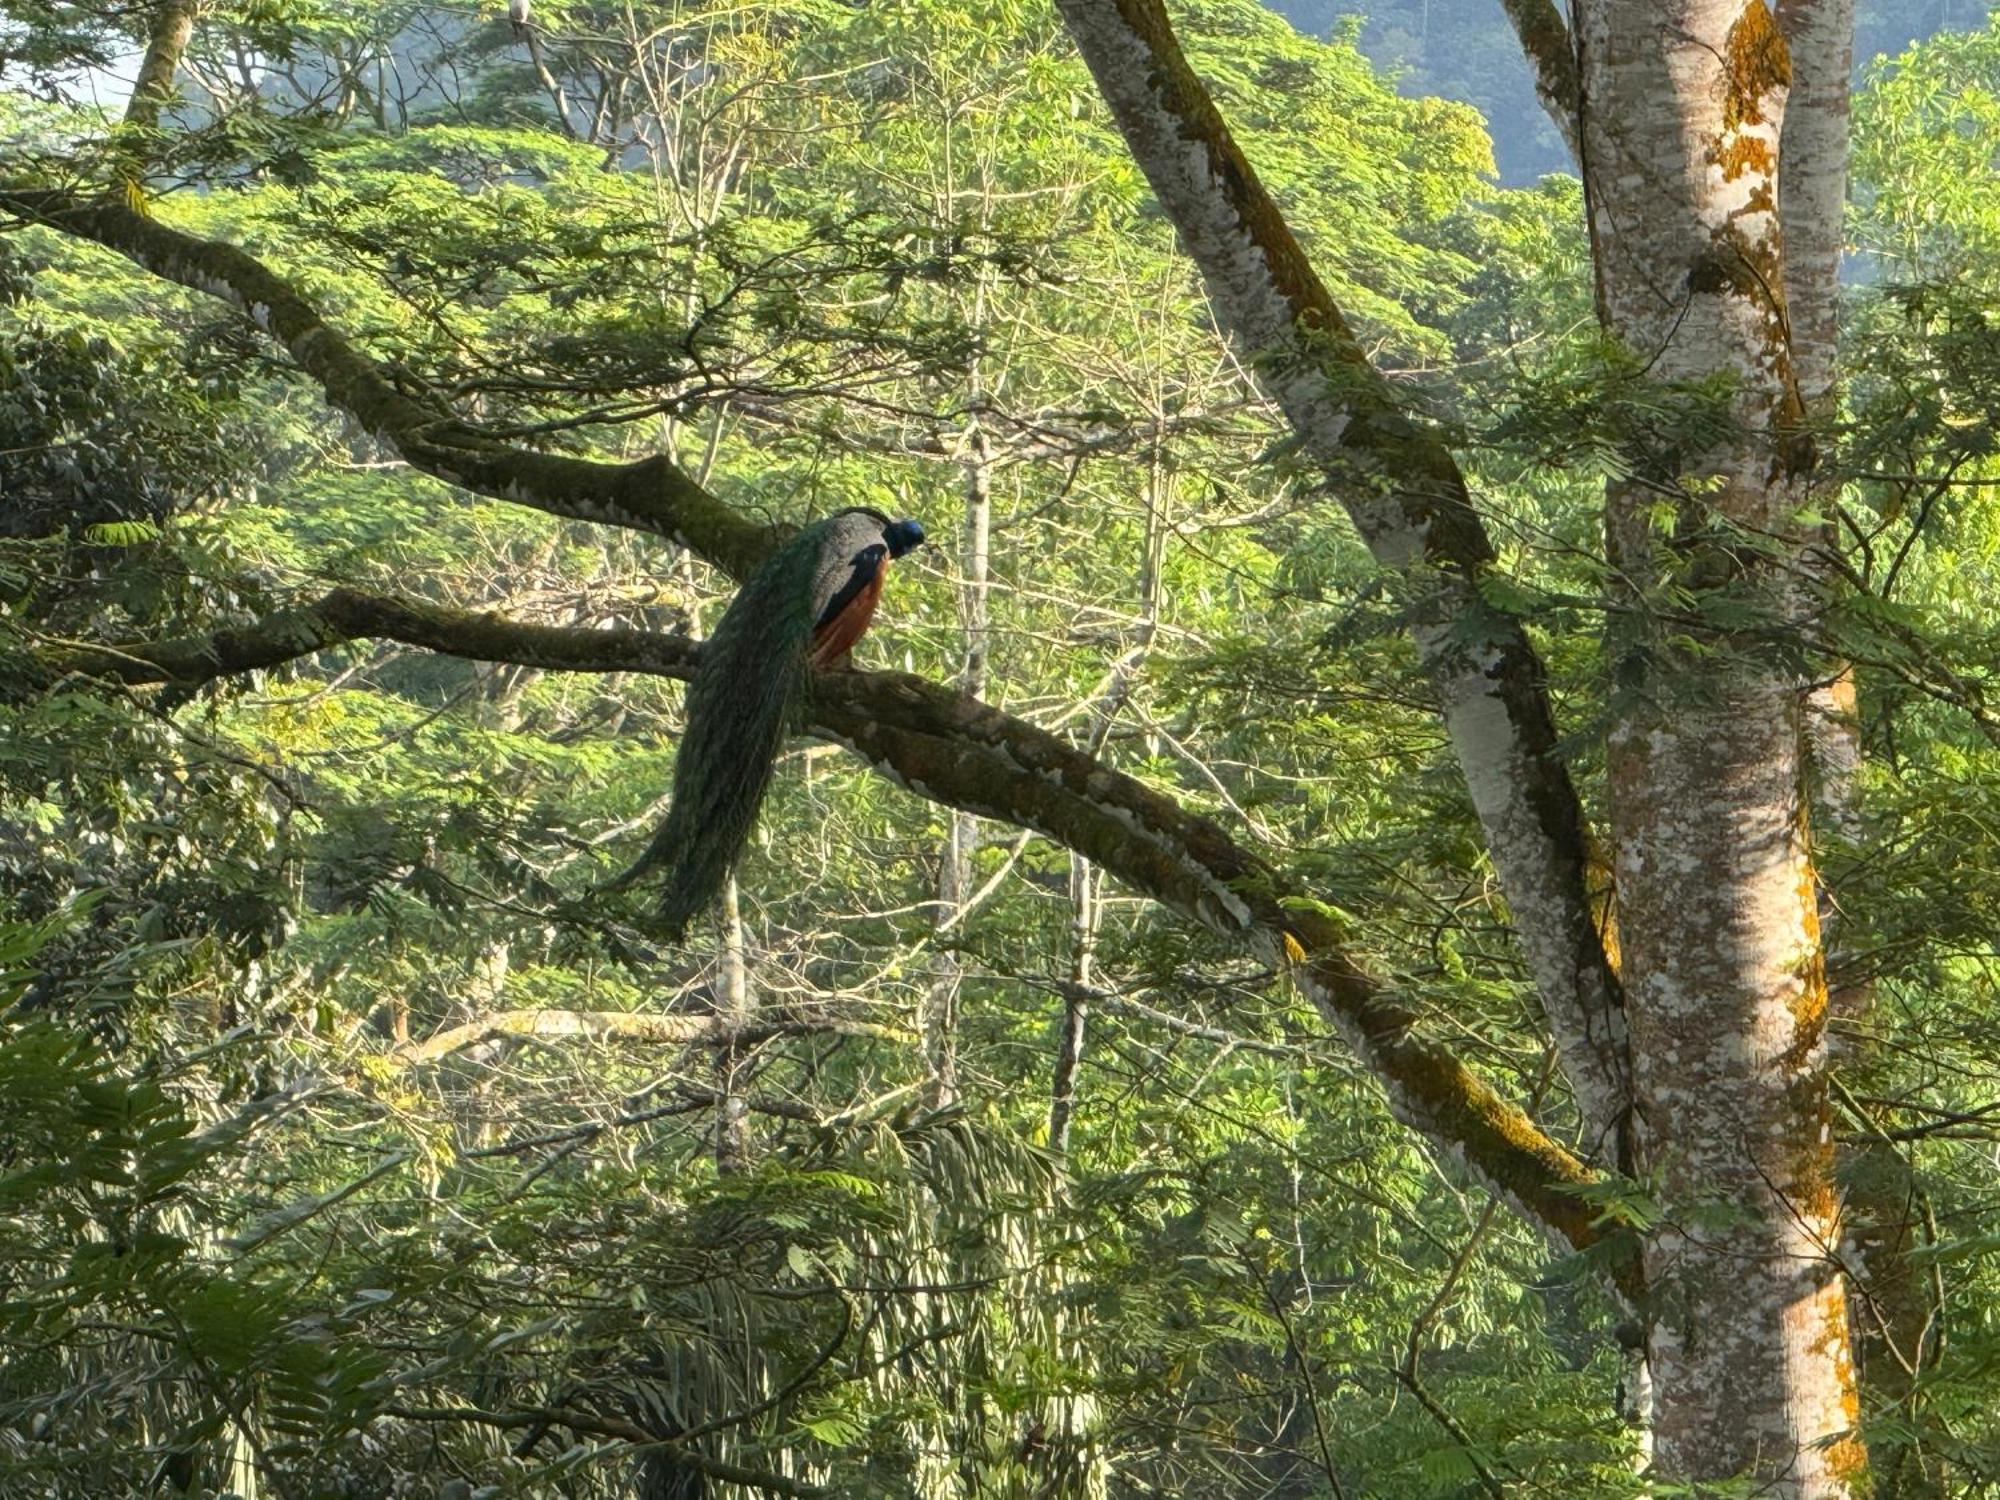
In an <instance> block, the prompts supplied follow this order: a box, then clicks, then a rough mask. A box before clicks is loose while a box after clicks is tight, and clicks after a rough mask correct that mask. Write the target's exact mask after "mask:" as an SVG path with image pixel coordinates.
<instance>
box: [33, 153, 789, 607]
mask: <svg viewBox="0 0 2000 1500" xmlns="http://www.w3.org/2000/svg"><path fill="white" fill-rule="evenodd" d="M0 211H5V212H8V213H12V214H14V215H16V216H17V217H19V218H20V219H22V220H25V221H27V222H30V223H36V224H41V225H45V226H47V227H48V228H51V229H56V230H59V231H61V232H63V233H65V234H70V235H74V236H76V237H77V238H79V239H85V240H91V241H94V242H95V243H97V244H100V245H103V246H104V247H106V248H107V249H110V250H115V251H117V252H118V253H119V254H121V255H123V256H125V257H126V258H128V259H129V260H131V261H133V262H135V263H136V264H137V265H139V266H141V267H143V268H144V269H145V270H147V271H150V272H152V273H153V274H154V275H156V276H160V277H163V278H164V279H166V280H168V281H172V282H177V283H178V284H180V285H181V286H185V287H189V288H191V289H193V290H195V291H198V292H204V293H207V294H208V295H210V296H213V297H218V298H220V299H221V300H222V301H224V302H228V303H231V304H232V305H234V306H236V307H238V308H240V309H242V311H243V312H244V313H245V314H247V315H248V316H249V318H250V319H251V321H252V322H254V323H255V324H256V325H257V326H258V327H259V328H261V329H263V330H264V332H266V333H267V334H269V335H270V336H271V337H272V338H273V339H275V340H277V342H278V343H279V344H280V345H282V346H283V347H284V349H285V350H286V351H287V352H288V353H289V354H290V355H291V357H292V359H293V361H294V362H295V363H296V364H297V365H298V367H299V368H300V369H301V370H302V371H304V372H305V373H306V374H307V375H309V376H311V377H312V378H313V379H314V380H316V381H318V382H319V385H320V388H321V389H322V390H323V391H324V392H325V393H326V399H327V400H328V401H329V402H330V403H332V404H333V405H334V406H335V407H337V408H339V409H340V410H342V411H344V412H346V413H347V414H348V415H349V416H350V417H352V418H353V419H354V420H355V421H356V422H358V423H359V424H360V425H361V426H362V427H364V428H365V429H367V431H368V432H369V433H370V434H371V435H372V436H374V437H376V438H378V439H379V440H381V441H382V442H383V443H385V444H387V445H388V446H389V447H390V448H391V449H393V450H394V451H395V452H396V453H398V454H400V455H401V456H402V457H403V458H404V459H406V460H407V461H408V462H409V463H410V465H411V466H412V467H414V468H417V469H421V470H423V471H424V472H425V473H427V474H431V475H434V476H435V477H437V478H439V479H442V480H444V481H446V482H447V483H449V484H454V485H457V486H458V487H459V488H461V489H465V490H470V491H472V492H473V493H474V494H479V495H487V496H490V497H492V498H493V499H496V500H507V501H511V502H513V503H514V504H517V505H525V506H529V507H531V508H533V509H535V510H540V511H545V512H547V513H548V514H550V515H556V516H564V517H567V518H569V519H571V520H578V521H595V522H601V523H604V524H606V525H611V526H620V527H625V528H628V529H630V530H635V531H645V532H651V533H654V534H656V535H659V536H664V537H667V538H670V539H671V540H673V541H676V542H678V543H680V544H681V545H682V546H684V547H686V548H688V549H689V550H690V551H692V552H694V553H696V554H698V555H699V556H701V557H703V558H705V559H707V560H708V561H709V562H712V563H714V564H715V565H716V566H717V567H719V568H721V569H722V570H723V571H724V572H727V573H729V574H731V575H732V576H734V577H739V578H740V577H742V576H743V575H744V574H746V573H748V572H749V571H750V569H751V568H752V567H754V566H755V565H756V562H757V560H758V559H759V558H761V557H762V556H763V555H764V553H765V552H766V551H768V550H769V549H770V547H771V545H772V543H773V541H774V540H775V536H774V533H773V532H772V531H771V530H770V528H768V527H764V526H760V525H758V524H757V523H756V522H754V521H751V520H748V519H746V518H745V517H743V516H742V515H739V514H738V513H737V512H736V511H734V510H732V509H731V508H730V507H729V506H727V505H724V504H723V503H722V502H721V501H720V500H717V499H716V498H715V497H714V496H713V495H711V494H709V493H708V491H707V490H705V489H703V488H702V487H701V486H700V485H699V484H697V483H695V481H694V480H693V479H692V478H690V477H689V476H688V475H687V474H686V473H685V472H684V471H683V470H682V469H681V468H680V467H679V466H678V465H676V464H675V463H674V462H673V461H672V460H671V459H668V458H666V457H665V456H663V455H662V456H655V457H652V458H645V459H641V460H639V461H638V462H636V463H629V464H614V463H601V462H596V461H593V460H590V459H583V458H572V457H569V456H567V455H564V454H555V453H541V452H537V451H535V450H533V449H529V448H523V447H519V446H517V445H514V444H509V443H503V442H498V441H495V440H493V439H491V438H488V437H486V436H485V435H483V434H482V433H480V432H479V430H478V429H477V428H475V427H472V426H470V425H468V424H467V423H465V422H463V421H462V420H460V419H459V418H458V417H457V416H455V415H454V414H453V413H451V412H449V411H447V410H445V409H443V408H442V407H436V406H432V405H429V404H427V403H426V402H425V401H422V400H420V399H418V398H417V397H415V396H412V395H409V394H407V393H406V392H405V391H403V390H402V389H401V388H400V387H399V386H398V385H397V384H396V383H395V382H394V381H393V380H391V379H390V378H389V376H388V375H387V374H386V373H385V372H384V371H383V370H382V368H381V366H380V365H378V364H377V363H376V362H375V361H373V360H371V359H370V358H368V357H367V356H366V355H365V354H363V353H362V352H361V351H360V350H358V349H356V348H355V347H354V345H353V344H352V343H350V342H349V341H348V340H347V339H346V338H345V337H344V336H343V335H342V334H340V333H339V332H338V331H337V330H336V329H334V328H333V327H332V325H330V324H329V323H327V321H326V320H325V319H324V318H322V317H321V316H320V314H319V310H318V309H317V308H315V307H314V306H313V305H312V303H311V302H310V301H308V300H307V299H306V298H305V297H303V296H301V295H300V294H299V292H298V291H297V290H296V289H295V288H294V287H293V286H292V285H291V284H290V283H289V282H287V281H286V280H285V279H284V278H283V277H281V276H279V275H277V274H276V273H275V272H273V271H272V270H271V269H270V268H269V267H267V266H266V265H264V263H263V262H262V261H260V260H258V259H257V258H256V257H255V256H252V255H249V254H246V253H245V252H244V251H242V250H239V249H237V248H236V247H235V246H233V245H226V244H221V243H218V242H216V241H214V240H205V239H202V238H200V237H199V236H196V235H192V234H187V233H185V232H183V231H181V230H178V229H174V228H172V227H171V226H169V225H166V224H162V223H160V222H159V221H158V220H155V219H152V218H148V217H147V216H146V215H144V214H141V213H137V212H135V211H134V210H133V209H132V208H130V207H129V206H127V205H126V204H125V203H123V202H122V201H116V202H114V201H109V200H91V199H86V198H83V197H81V196H79V195H77V194H74V193H69V192H63V191H55V190H49V189H38V188H24V187H19V186H14V187H4V186H0Z"/></svg>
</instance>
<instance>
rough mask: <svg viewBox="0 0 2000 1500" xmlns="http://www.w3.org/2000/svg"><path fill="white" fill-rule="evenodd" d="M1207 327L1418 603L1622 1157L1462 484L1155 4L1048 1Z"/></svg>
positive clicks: (1608, 1002) (1614, 990) (1504, 637)
mask: <svg viewBox="0 0 2000 1500" xmlns="http://www.w3.org/2000/svg"><path fill="white" fill-rule="evenodd" d="M1058 8H1059V9H1060V10H1061V12H1062V14H1063V18H1064V20H1065V21H1066V22H1067V24H1068V26H1069V30H1070V34H1071V35H1072V36H1073V37H1074V38H1075V39H1076V43H1077V46H1078V48H1079V49H1080V50H1081V51H1082V53H1083V58H1084V61H1085V62H1086V63H1087V64H1088V65H1089V67H1090V71H1091V73H1092V74H1093V75H1094V76H1095V78H1096V79H1097V84H1098V87H1099V89H1100V90H1101V91H1102V93H1103V95H1104V98H1105V100H1106V102H1107V103H1108V104H1109V105H1110V107H1111V113H1112V116H1113V118H1114V119H1115V120H1116V121H1117V124H1118V128H1119V130H1120V131H1121V132H1122V133H1123V135H1124V137H1125V141H1126V144H1127V145H1128V146H1129V147H1130V148H1131V150H1132V154H1133V156H1134V158H1135V159H1136V160H1137V161H1138V163H1139V166H1140V167H1141V169H1142V170H1144V172H1145V174H1146V178H1147V180H1148V181H1149V182H1150V183H1151V184H1152V187H1153V191H1154V193H1155V194H1156V195H1157V196H1158V197H1159V200H1160V203H1161V206H1162V207H1163V208H1164V209H1165V210H1166V212H1167V214H1168V216H1169V217H1170V218H1171V219H1172V220H1173V222H1174V225H1175V227H1176V229H1178V230H1179V232H1180V238H1181V243H1182V245H1183V246H1184V247H1185V248H1186V250H1187V252H1188V254H1189V255H1190V256H1191V257H1192V258H1193V260H1194V262H1195V264H1196V265H1197V266H1198V267H1199V268H1200V269H1201V273H1202V276H1203V279H1204V281H1205V282H1206V284H1207V287H1208V293H1209V298H1210V301H1211V302H1212V303H1213V304H1214V306H1215V309H1216V312H1217V314H1218V315H1219V317H1220V319H1221V321H1222V323H1223V325H1224V326H1225V327H1226V328H1227V329H1228V330H1229V332H1230V333H1231V335H1232V336H1233V337H1234V338H1235V339H1236V341H1237V342H1238V343H1239V344H1240V345H1241V346H1242V347H1244V348H1245V349H1246V350H1247V351H1248V352H1249V353H1250V354H1251V355H1252V356H1253V357H1254V358H1255V360H1256V367H1257V373H1258V378H1259V380H1260V381H1261V382H1262V384H1263V386H1264V388H1265V390H1266V391H1267V392H1268V393H1269V394H1270V396H1271V397H1272V398H1273V399H1274V400H1275V401H1276V402H1277V403H1278V404H1279V406H1280V407H1281V408H1282V409H1283V410H1284V412H1285V415H1286V417H1287V419H1288V420H1289V421H1290V423H1291V425H1292V427H1293V429H1294V430H1295V431H1296V433H1297V434H1298V436H1299V438H1300V440H1301V443H1302V446H1303V448H1304V451H1305V452H1306V453H1307V454H1308V455H1310V456H1311V458H1312V459H1313V460H1314V461H1315V462H1316V463H1318V464H1319V466H1320V468H1321V469H1322V471H1323V472H1324V473H1325V475H1326V477H1327V480H1328V482H1329V484H1330V485H1331V486H1332V487H1333V488H1334V489H1335V490H1336V491H1337V492H1338V493H1339V494H1340V495H1341V496H1342V497H1343V499H1344V502H1345V504H1346V507H1347V512H1348V514H1349V516H1350V517H1352V519H1353V521H1354V524H1355V526H1356V528H1357V529H1358V530H1359V531H1360V533H1361V536H1362V538H1363V539H1364V540H1365V541H1366V542H1367V543H1368V546H1369V548H1370V550H1371V551H1373V552H1374V554H1375V556H1376V558H1377V559H1378V560H1379V561H1380V562H1381V563H1382V564H1383V565H1384V566H1385V567H1389V568H1392V569H1395V570H1397V571H1398V572H1400V573H1403V574H1404V575H1405V576H1406V581H1407V583H1408V586H1409V587H1410V589H1411V590H1412V592H1413V594H1414V595H1415V596H1416V603H1417V612H1416V621H1417V623H1416V624H1415V626H1414V633H1415V636H1416V639H1417V644H1418V646H1419V648H1420V649H1421V651H1422V653H1423V657H1424V661H1425V664H1426V666H1427V668H1428V670H1429V672H1430V675H1431V678H1432V680H1433V682H1434V683H1435V685H1436V689H1437V693H1438V697H1439V701H1440V705H1441V707H1442V708H1443V711H1444V716H1445V723H1446V726H1447V727H1448V729H1449V730H1450V733H1451V737H1452V742H1453V745H1454V746H1455V748H1456V750H1457V752H1458V758H1459V762H1460V764H1461V765H1462V766H1463V767H1464V770H1465V776H1466V783H1467V786H1468V788H1469V789H1470V791H1471V793H1472V801H1473V804H1474V806H1475V807H1476V808H1477V810H1478V813H1479V817H1480V822H1481V824H1482V826H1483V828H1484V830H1485V834H1486V841H1487V848H1488V850H1489V852H1490V853H1491V855H1492V858H1493V863H1494V866H1495V868H1496V869H1497V870H1498V871H1499V873H1500V878H1501V882H1502V885H1503V888H1504V889H1505V891H1506V894H1507V898H1508V901H1509V903H1510V904H1511V906H1512V909H1513V919H1514V923H1515V927H1516V930H1517V931H1518V933H1519V934H1520V938H1521V944H1522V948H1523V950H1524V951H1525V953H1526V955H1527V958H1528V962H1529V965H1530V968H1531V970H1532V972H1533V974H1534V976H1535V979H1536V983H1537V987H1538V989H1539V990H1540V993H1541V997H1542V1001H1543V1005H1544V1008H1545V1009H1546V1011H1547V1013H1548V1017H1549V1022H1550V1027H1551V1030H1552V1031H1553V1033H1554V1036H1555V1039H1556V1043H1557V1046H1558V1048H1559V1049H1560V1052H1561V1056H1562V1060H1563V1065H1564V1069H1565V1071H1566V1072H1567V1073H1568V1075H1569V1078H1570V1082H1571V1084H1572V1085H1573V1086H1574V1088H1575V1090H1576V1093H1577V1097H1578V1100H1579V1102H1580V1104H1581V1106H1582V1108H1583V1113H1584V1116H1585V1119H1586V1120H1588V1121H1589V1122H1590V1129H1591V1133H1592V1144H1593V1146H1604V1147H1607V1148H1609V1149H1610V1150H1611V1152H1612V1154H1613V1155H1615V1156H1617V1157H1620V1158H1622V1157H1623V1156H1624V1152H1623V1150H1622V1149H1621V1148H1620V1146H1619V1142H1621V1141H1622V1139H1623V1137H1624V1134H1625V1129H1626V1125H1627V1121H1628V1118H1629V1108H1628V1101H1629V1097H1630V1092H1631V1089H1630V1080H1629V1066H1628V1062H1627V1056H1626V1031H1625V1022H1624V1013H1623V1009H1622V1002H1621V999H1620V995H1619V990H1618V983H1617V980H1616V977H1615V976H1614V975H1613V974H1612V972H1611V969H1610V966H1609V964H1608V963H1607V962H1606V960H1605V956H1604V948H1603V944H1602V942H1601V941H1600V939H1599V936H1598V930H1597V926H1596V924H1595V922H1593V921H1592V919H1591V906H1590V899H1589V893H1588V882H1587V879H1586V873H1585V872H1586V848H1585V838H1584V828H1583V818H1582V813H1581V810H1580V808H1579V805H1578V802H1577V797H1576V791H1575V788H1574V787H1573V786H1572V785H1571V784H1570V779H1569V773H1568V771H1567V769H1566V768H1565V767H1564V765H1563V763H1562V761H1561V759H1560V757H1559V756H1558V755H1557V753H1556V731H1555V721H1554V715H1553V713H1552V712H1551V710H1550V707H1549V701H1548V692H1547V686H1546V683H1545V680H1544V674H1543V670H1542V664H1541V661H1540V660H1539V658H1538V657H1537V656H1536V654H1535V650H1534V648H1533V646H1532V645H1531V644H1530V642H1529V640H1528V637H1527V633H1526V631H1525V630H1524V629H1523V627H1522V625H1521V622H1520V621H1519V620H1518V619H1515V618H1513V617H1511V616H1508V615H1504V614H1501V613H1500V612H1498V611H1495V610H1493V609H1491V608H1489V607H1488V606H1487V605H1486V603H1485V602H1484V600H1483V598H1482V597H1481V594H1480V592H1479V580H1480V576H1481V575H1482V574H1483V573H1484V572H1486V570H1487V569H1488V568H1490V567H1491V566H1492V565H1493V562H1494V560H1495V553H1494V548H1493V544H1492V541H1491V540H1490V539H1489V538H1488V536H1487V534H1486V530H1485V527H1484V526H1483V524H1482V523H1481V521H1480V519H1479V516H1478V514H1477V513H1476V512H1475V510H1474V508H1473V505H1472V500H1471V497H1470V495H1469V493H1468V492H1467V489H1466V484H1465V478H1464V475H1463V474H1462V473H1461V472H1460V470H1459V468H1458V465H1457V463H1456V462H1455V461H1454V459H1453V458H1452V456H1451V454H1450V453H1449V452H1448V451H1447V450H1446V449H1445V447H1444V446H1443V444H1442V443H1441V442H1440V441H1439V440H1438V438H1437V436H1436V435H1435V433H1433V432H1431V431H1430V430H1429V429H1428V428H1425V427H1423V426H1421V425H1419V424H1417V423H1415V422H1413V421H1411V420H1410V418H1409V417H1408V416H1407V415H1406V414H1404V413H1403V412H1402V411H1401V409H1400V408H1399V406H1398V405H1397V402H1396V399H1395V396H1394V394H1393V392H1392V391H1391V390H1390V388H1389V385H1388V382H1387V381H1385V380H1384V379H1383V378H1382V376H1381V375H1380V373H1379V372H1378V371H1376V370H1375V368H1374V367H1373V366H1372V365H1371V364H1370V363H1369V360H1368V357H1367V354H1366V352H1365V351H1364V350H1363V349H1362V347H1361V345H1360V343H1359V342H1358V341H1357V340H1356V338H1355V337H1354V334H1353V331H1352V330H1351V329H1350V328H1349V327H1348V325H1347V322H1346V319H1345V318H1344V317H1343V316H1342V315H1341V312H1340V309H1339V308H1338V307H1336V306H1335V305H1334V302H1333V299H1332V298H1331V297H1330V296H1329V295H1328V293H1327V290H1326V288H1325V286H1323V285H1322V284H1321V282H1320V280H1319V277H1318V276H1317V275H1316V274H1315V273H1314V271H1313V269H1312V266H1311V265H1310V264H1309V263H1308V262H1307V260H1306V256H1305V253H1304V251H1303V250H1302V249H1301V248H1300V247H1299V244H1298V241H1297V240H1296V239H1295V238H1294V236H1293V234H1292V232H1291V230H1290V228H1289V227H1288V226H1287V225H1286V223H1285V221H1284V217H1283V216H1282V215H1281V214H1280V213H1279V211H1278V208H1277V205H1276V204H1275V203H1274V202H1273V201H1272V200H1271V197H1270V195H1269V194H1268V193H1267V192H1266V191H1265V190H1264V188H1263V186H1262V184H1260V183H1259V182H1258V180H1257V174H1256V172H1255V171H1253V170H1252V168H1251V166H1250V163H1249V161H1248V160H1247V159H1246V158H1245V157H1244V155H1243V152H1242V150H1241V148H1240V147H1239V146H1238V145H1237V143H1236V141H1235V139H1234V137H1233V136H1232V135H1231V134H1230V132H1229V127H1228V125H1227V124H1225V123H1224V121H1223V119H1222V116H1221V114H1220V113H1219V112H1218V111H1217V110H1216V107H1215V104H1214V102H1213V100H1211V99H1210V97H1209V95H1208V92H1207V90H1206V89H1205V88H1204V87H1203V85H1202V83H1201V80H1200V79H1199V78H1197V77H1196V76H1195V73H1194V70H1193V69H1192V68H1191V67H1190V66H1189V65H1188V61H1187V58H1186V57H1185V56H1184V55H1183V54H1182V52H1181V48H1180V43H1179V42H1178V41H1177V40H1176V39H1175V36H1174V33H1173V28H1172V26H1171V24H1170V23H1169V22H1168V20H1167V15H1166V12H1165V10H1164V9H1163V8H1162V6H1161V4H1160V0H1058Z"/></svg>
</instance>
